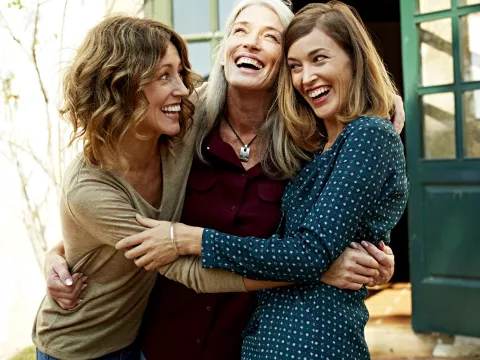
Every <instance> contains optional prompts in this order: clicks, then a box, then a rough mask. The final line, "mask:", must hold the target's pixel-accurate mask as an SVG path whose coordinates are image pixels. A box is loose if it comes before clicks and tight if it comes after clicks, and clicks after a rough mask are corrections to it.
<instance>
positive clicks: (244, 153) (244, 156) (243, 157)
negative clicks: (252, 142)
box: [238, 145, 250, 162]
mask: <svg viewBox="0 0 480 360" xmlns="http://www.w3.org/2000/svg"><path fill="white" fill-rule="evenodd" d="M249 155H250V148H249V147H248V145H244V146H242V147H241V148H240V154H239V155H238V157H239V158H240V161H243V162H247V161H248V156H249Z"/></svg>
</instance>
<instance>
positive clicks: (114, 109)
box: [60, 15, 202, 170]
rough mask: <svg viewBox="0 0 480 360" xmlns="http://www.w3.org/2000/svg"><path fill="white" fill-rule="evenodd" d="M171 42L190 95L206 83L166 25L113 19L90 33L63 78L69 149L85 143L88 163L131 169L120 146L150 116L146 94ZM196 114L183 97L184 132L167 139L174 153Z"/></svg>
mask: <svg viewBox="0 0 480 360" xmlns="http://www.w3.org/2000/svg"><path fill="white" fill-rule="evenodd" d="M170 42H171V43H172V44H173V45H174V46H175V47H176V49H177V51H178V53H179V56H180V59H181V61H182V65H183V69H184V74H183V82H184V84H185V86H186V87H187V89H188V90H189V93H190V94H191V93H192V92H193V91H194V88H195V85H197V84H198V82H201V81H202V78H201V77H200V76H199V75H197V74H196V73H194V72H193V71H192V70H191V66H190V61H189V59H188V50H187V45H186V43H185V41H184V40H183V39H182V38H181V37H180V35H178V34H177V33H176V32H175V31H174V30H173V29H171V28H170V27H168V26H167V25H164V24H162V23H160V22H158V21H155V20H152V19H144V18H136V17H131V16H125V15H115V16H110V17H107V18H105V19H104V20H103V21H101V22H100V23H99V24H97V25H96V26H95V27H93V28H92V29H91V30H90V31H89V32H88V34H87V36H86V38H85V40H84V41H83V43H82V45H81V46H80V47H79V49H78V51H77V53H76V56H75V58H74V60H73V63H72V65H71V66H70V67H69V68H68V69H67V71H66V73H65V76H64V79H63V106H62V108H61V110H60V114H61V115H62V116H63V117H64V118H65V119H66V120H68V121H69V122H71V123H72V125H73V132H72V136H71V140H70V143H69V145H72V144H73V143H74V142H77V141H79V142H81V143H82V145H83V154H84V157H85V161H86V162H87V163H88V164H90V165H98V166H100V167H101V168H102V169H104V170H110V169H113V168H117V167H118V166H120V167H121V168H123V169H126V168H128V164H127V161H126V158H125V154H124V152H123V151H122V149H121V147H120V143H121V141H122V139H123V137H124V136H125V134H126V133H127V131H128V130H130V129H133V130H134V129H135V128H136V126H138V125H139V123H140V122H141V121H142V120H144V119H145V117H146V114H147V111H148V100H147V98H146V96H145V94H144V91H143V89H144V88H145V85H147V84H148V83H149V82H151V81H153V80H154V79H155V72H156V71H157V66H158V63H159V61H160V60H161V58H162V57H163V56H164V55H165V53H166V51H167V47H168V44H169V43H170ZM194 110H195V107H194V105H193V104H192V103H191V102H190V101H189V100H188V99H186V98H183V99H182V109H181V112H180V129H181V130H180V132H179V133H178V134H177V135H176V136H175V137H165V141H166V142H167V145H168V146H170V147H171V148H172V145H173V144H174V141H175V139H179V138H181V137H182V136H183V135H184V133H185V131H186V129H187V128H188V124H189V122H190V121H191V118H192V115H193V112H194ZM162 138H163V137H162ZM162 141H163V140H162Z"/></svg>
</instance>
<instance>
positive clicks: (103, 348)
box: [32, 86, 245, 360]
mask: <svg viewBox="0 0 480 360" xmlns="http://www.w3.org/2000/svg"><path fill="white" fill-rule="evenodd" d="M204 90H205V86H203V87H202V88H201V89H200V90H199V94H200V95H201V96H203V93H204ZM201 103H202V101H199V103H197V106H198V105H201ZM201 113H202V112H201V111H197V114H201ZM195 120H197V119H194V123H195ZM195 134H196V126H193V127H192V128H191V130H190V131H189V132H188V133H187V135H186V136H185V138H184V141H183V143H182V144H181V146H180V147H179V148H178V149H177V150H176V157H174V156H172V155H171V154H169V152H168V149H166V148H165V147H164V148H162V149H161V156H162V167H163V189H164V193H163V194H162V195H163V196H162V203H161V206H160V209H156V208H154V207H152V206H151V205H150V204H149V203H147V202H146V201H145V200H144V199H143V198H142V197H141V196H140V195H139V194H138V193H137V192H136V191H135V190H134V189H133V188H132V187H131V186H130V185H129V184H128V183H127V182H126V181H125V180H123V179H122V178H120V177H119V176H117V175H116V174H114V173H113V172H107V171H102V170H99V169H96V168H91V167H88V166H87V165H86V164H85V163H84V162H83V161H82V158H77V159H75V160H74V161H73V162H72V163H71V164H70V166H69V167H68V169H67V170H66V173H65V177H64V183H63V193H62V198H61V203H60V212H61V221H62V229H63V236H64V244H65V254H66V258H67V262H68V264H69V266H70V268H71V271H72V272H82V273H83V274H85V275H87V276H88V286H87V288H86V289H85V290H84V291H83V293H82V299H83V301H82V302H81V303H80V304H79V305H78V306H77V307H76V308H75V309H73V310H64V309H62V308H61V307H60V306H58V304H57V303H56V302H55V301H54V300H53V299H52V298H51V297H50V296H48V295H47V296H46V297H45V298H44V299H43V301H42V303H41V305H40V309H39V310H38V313H37V316H36V319H35V323H34V327H33V334H32V337H33V342H34V343H35V345H36V346H37V347H38V348H39V350H40V351H42V352H44V353H46V354H48V355H50V356H53V357H56V358H59V359H68V360H76V359H79V360H80V359H82V360H83V359H92V358H97V357H100V356H103V355H106V354H108V353H111V352H113V351H116V350H119V349H121V348H123V347H125V346H128V345H130V344H131V343H132V342H133V341H134V340H135V338H136V337H137V334H138V330H139V327H140V323H141V319H142V315H143V312H144V310H145V308H146V306H147V302H148V297H149V295H150V291H151V289H152V287H153V285H154V283H155V278H156V276H157V273H156V272H147V271H145V270H144V269H143V268H138V267H137V266H135V264H134V263H133V261H132V260H127V259H126V258H125V256H124V253H123V251H116V250H115V244H116V243H117V242H118V241H119V240H121V239H123V238H125V237H127V236H129V235H132V234H135V233H138V232H141V231H143V230H144V228H143V227H142V226H140V225H139V224H138V223H137V221H136V220H135V214H136V213H140V214H141V215H143V216H145V217H149V218H153V219H158V220H173V221H178V220H179V219H180V216H181V213H182V207H183V201H184V196H185V188H186V184H187V179H188V174H189V171H190V166H191V162H192V159H193V147H194V137H195ZM160 273H161V274H163V275H164V276H166V277H167V278H169V279H172V280H175V281H178V282H181V283H183V284H185V285H186V286H188V287H190V288H193V289H194V290H196V291H197V292H239V291H245V287H244V285H243V278H242V277H241V276H239V275H235V274H233V273H230V272H228V271H224V270H216V269H202V265H201V259H200V257H197V256H188V257H180V258H179V259H178V260H176V261H175V262H173V263H172V264H170V265H167V266H166V267H164V268H162V269H161V270H160ZM158 326H161V324H158Z"/></svg>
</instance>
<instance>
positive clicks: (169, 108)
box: [162, 105, 181, 112]
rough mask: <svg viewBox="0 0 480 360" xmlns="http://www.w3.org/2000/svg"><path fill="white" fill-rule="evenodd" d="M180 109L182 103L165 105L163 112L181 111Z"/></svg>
mask: <svg viewBox="0 0 480 360" xmlns="http://www.w3.org/2000/svg"><path fill="white" fill-rule="evenodd" d="M180 110H181V107H180V105H172V106H165V107H163V108H162V111H163V112H179V111H180Z"/></svg>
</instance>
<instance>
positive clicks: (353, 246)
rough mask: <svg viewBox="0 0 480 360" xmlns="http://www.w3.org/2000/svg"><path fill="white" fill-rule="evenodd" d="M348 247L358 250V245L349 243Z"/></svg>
mask: <svg viewBox="0 0 480 360" xmlns="http://www.w3.org/2000/svg"><path fill="white" fill-rule="evenodd" d="M350 247H352V248H354V249H358V245H357V244H355V243H354V242H351V243H350Z"/></svg>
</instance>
